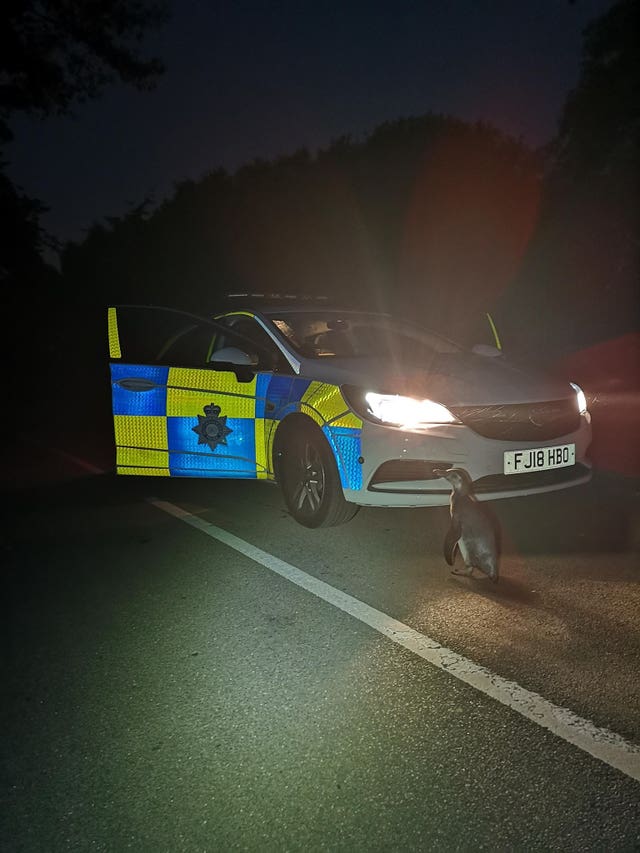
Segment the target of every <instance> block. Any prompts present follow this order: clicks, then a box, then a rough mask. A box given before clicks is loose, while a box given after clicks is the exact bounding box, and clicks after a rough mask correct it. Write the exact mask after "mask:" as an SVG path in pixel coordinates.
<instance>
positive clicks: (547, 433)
mask: <svg viewBox="0 0 640 853" xmlns="http://www.w3.org/2000/svg"><path fill="white" fill-rule="evenodd" d="M450 411H451V412H453V414H454V415H455V416H456V417H457V418H458V419H459V420H461V421H462V423H463V424H465V425H466V426H468V427H469V428H470V429H472V430H473V431H474V432H477V433H478V435H483V436H484V437H485V438H497V439H502V440H503V441H547V440H548V439H550V438H558V437H559V436H561V435H568V433H571V432H575V430H577V429H578V427H579V426H580V413H579V412H578V408H577V404H576V401H575V400H552V401H550V402H547V403H519V404H517V405H504V406H451V407H450Z"/></svg>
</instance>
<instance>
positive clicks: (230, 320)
mask: <svg viewBox="0 0 640 853" xmlns="http://www.w3.org/2000/svg"><path fill="white" fill-rule="evenodd" d="M221 322H222V324H223V325H224V326H226V327H227V328H228V330H229V332H228V333H227V334H225V333H224V332H222V333H221V334H220V335H218V336H217V337H216V340H215V343H214V347H213V352H215V351H217V350H219V349H222V348H223V347H238V349H241V350H243V351H244V352H247V353H248V354H249V355H251V356H254V357H255V358H256V359H257V369H258V370H261V371H275V372H280V373H290V372H291V367H290V365H289V362H288V361H287V360H286V358H285V357H284V355H283V354H282V352H281V351H280V350H279V349H278V347H277V345H276V344H275V343H274V341H273V340H272V338H271V337H270V336H269V335H268V334H267V332H265V330H264V329H263V328H262V326H261V325H260V324H259V323H258V322H257V321H256V320H254V319H253V318H252V317H244V316H240V317H223V318H222V320H221ZM252 343H253V344H254V348H253V350H252V351H251V352H249V350H250V349H251V344H252Z"/></svg>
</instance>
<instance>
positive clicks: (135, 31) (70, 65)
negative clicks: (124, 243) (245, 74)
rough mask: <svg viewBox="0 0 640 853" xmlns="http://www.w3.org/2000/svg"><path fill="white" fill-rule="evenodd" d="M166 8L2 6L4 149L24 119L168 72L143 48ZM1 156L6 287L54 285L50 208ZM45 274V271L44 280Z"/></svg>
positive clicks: (1, 258)
mask: <svg viewBox="0 0 640 853" xmlns="http://www.w3.org/2000/svg"><path fill="white" fill-rule="evenodd" d="M165 17H166V7H165V4H164V3H163V2H157V0H148V1H147V0H5V2H4V3H3V4H2V6H1V7H0V145H1V144H2V143H7V142H9V141H10V140H11V139H12V138H13V133H12V130H11V119H12V118H13V117H15V116H16V115H17V114H25V115H35V116H38V117H41V118H45V117H46V116H50V115H61V114H65V113H68V112H70V110H71V108H72V107H73V105H74V104H75V103H80V102H82V101H86V100H87V99H90V98H95V97H97V96H98V95H99V94H100V92H101V91H102V90H103V89H104V87H105V86H106V85H107V84H109V83H110V82H113V81H116V80H121V81H123V82H125V83H129V84H132V85H134V86H138V87H140V88H148V87H150V86H152V85H153V84H154V82H155V80H156V79H157V76H158V75H159V74H160V73H161V72H162V70H163V68H162V65H161V63H160V62H159V60H157V59H153V58H152V59H143V58H141V57H140V55H139V53H138V50H137V45H138V44H139V43H140V41H141V40H142V37H143V35H144V32H145V30H146V29H147V28H149V27H156V26H159V25H160V24H161V23H162V22H163V21H164V19H165ZM2 160H3V158H2V152H0V219H1V221H2V226H3V234H2V238H1V239H0V282H2V283H3V284H4V285H5V286H6V288H7V290H8V289H9V288H12V289H13V292H14V293H15V292H21V291H22V292H23V285H24V284H25V276H28V283H29V285H30V287H31V289H33V288H34V287H35V288H37V287H38V285H43V284H44V283H45V282H46V284H47V285H50V284H51V280H52V274H53V271H52V270H51V269H45V265H44V263H43V261H42V257H41V252H42V248H43V246H44V245H45V244H46V243H47V240H48V238H47V235H46V234H44V232H43V230H42V228H41V226H40V224H39V218H38V217H39V214H40V213H42V212H43V210H44V209H45V208H44V207H43V206H42V204H41V203H40V202H39V201H37V200H36V199H30V198H28V197H27V196H25V195H24V194H23V193H22V192H21V190H20V189H19V188H17V187H15V186H13V184H12V183H11V181H10V180H9V178H8V177H7V176H6V174H4V173H3V171H2V169H3V166H4V165H5V164H4V163H3V162H2ZM40 273H44V274H43V275H41V274H40Z"/></svg>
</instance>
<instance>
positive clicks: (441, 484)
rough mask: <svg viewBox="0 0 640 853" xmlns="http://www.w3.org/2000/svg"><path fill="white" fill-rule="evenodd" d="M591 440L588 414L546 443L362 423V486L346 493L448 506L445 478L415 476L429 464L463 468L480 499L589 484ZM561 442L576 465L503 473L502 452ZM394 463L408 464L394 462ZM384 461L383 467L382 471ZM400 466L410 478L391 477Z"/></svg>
mask: <svg viewBox="0 0 640 853" xmlns="http://www.w3.org/2000/svg"><path fill="white" fill-rule="evenodd" d="M590 443H591V426H590V424H589V420H588V417H581V418H580V426H579V428H578V429H577V430H576V431H574V432H572V433H569V434H567V435H563V436H558V437H557V438H553V439H550V440H548V441H544V442H541V441H539V440H538V441H532V442H526V441H505V440H496V439H491V438H485V437H483V436H481V435H478V434H477V433H476V432H474V431H473V430H472V429H470V428H469V427H468V426H464V425H463V424H446V425H442V426H436V427H434V428H433V429H431V430H429V431H428V432H423V433H412V432H406V431H404V430H402V429H397V428H394V427H386V426H380V425H378V424H373V423H369V422H365V423H363V425H362V435H361V459H362V462H361V465H362V488H361V489H345V490H344V496H345V498H346V500H348V501H351V502H353V503H356V504H359V505H360V506H405V507H411V506H442V505H445V504H448V503H449V496H450V494H451V487H450V486H449V483H448V482H447V481H446V480H444V479H415V478H416V477H419V476H420V473H419V472H420V468H422V469H423V471H424V473H425V474H427V473H428V472H429V471H430V469H431V463H433V467H434V468H436V467H440V468H441V467H457V468H464V469H465V471H467V473H468V474H469V476H470V477H471V479H472V480H473V481H474V483H475V484H476V495H477V497H478V500H498V499H501V498H510V497H517V496H523V495H533V494H539V493H541V492H550V491H557V490H559V489H566V488H568V487H569V486H577V485H580V484H581V483H587V482H589V480H590V479H591V464H590V462H589V461H588V459H587V450H588V448H589V445H590ZM560 444H575V446H576V464H575V465H574V466H572V467H570V468H559V469H554V470H552V471H540V472H535V473H533V474H509V475H505V474H504V473H503V460H504V452H505V451H507V450H528V449H529V448H534V447H553V446H556V445H560ZM397 462H399V463H408V464H406V465H403V464H399V465H397V464H392V463H397ZM385 463H388V464H386V465H385ZM425 463H428V464H425ZM382 465H385V467H384V468H383V469H381V466H382ZM403 468H405V469H406V470H407V471H408V472H411V473H410V475H409V476H410V478H409V479H392V477H393V476H394V475H397V476H401V471H402V469H403Z"/></svg>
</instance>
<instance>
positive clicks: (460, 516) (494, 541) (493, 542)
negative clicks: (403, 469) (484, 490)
mask: <svg viewBox="0 0 640 853" xmlns="http://www.w3.org/2000/svg"><path fill="white" fill-rule="evenodd" d="M433 473H434V474H435V475H436V476H438V477H444V478H445V479H447V480H448V481H449V482H450V483H451V504H450V505H451V525H450V527H449V530H448V531H447V535H446V537H445V540H444V558H445V560H446V561H447V563H448V564H449V565H450V566H454V563H455V558H456V548H458V549H459V551H460V553H461V554H462V559H463V560H464V565H465V569H464V570H460V571H457V570H456V569H455V567H454V568H453V569H452V572H453V574H455V575H468V576H471V575H473V570H474V569H479V570H480V571H481V572H484V573H485V575H488V576H489V577H490V578H491V580H492V581H493V582H494V583H496V582H497V580H498V537H497V535H496V533H497V531H496V528H495V525H494V522H493V520H492V519H491V517H490V516H489V514H488V513H487V512H486V510H485V509H483V507H482V506H481V505H480V504H479V503H478V500H477V499H476V497H475V495H474V494H473V486H472V482H471V477H470V476H469V475H468V474H467V472H466V471H465V470H464V469H463V468H449V469H448V470H446V471H445V470H444V469H442V468H434V471H433Z"/></svg>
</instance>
